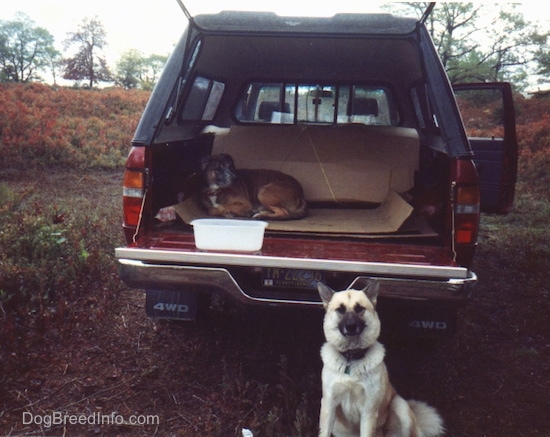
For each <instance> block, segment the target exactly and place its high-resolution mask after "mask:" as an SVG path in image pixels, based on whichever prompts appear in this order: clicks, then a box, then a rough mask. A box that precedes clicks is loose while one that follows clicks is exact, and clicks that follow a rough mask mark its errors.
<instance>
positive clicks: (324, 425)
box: [319, 393, 336, 437]
mask: <svg viewBox="0 0 550 437" xmlns="http://www.w3.org/2000/svg"><path fill="white" fill-rule="evenodd" d="M335 420H336V409H335V405H334V402H332V397H330V395H329V394H326V393H324V394H323V398H322V399H321V413H320V414H319V437H330V435H331V434H332V430H333V428H334V421H335Z"/></svg>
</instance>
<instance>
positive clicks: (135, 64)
mask: <svg viewBox="0 0 550 437" xmlns="http://www.w3.org/2000/svg"><path fill="white" fill-rule="evenodd" d="M143 64H144V58H143V55H142V54H141V52H139V51H138V50H128V51H127V52H124V53H123V54H122V55H121V57H120V60H119V61H118V62H117V65H116V76H115V83H116V84H117V85H119V86H122V87H124V88H126V89H131V88H137V87H138V86H139V84H140V82H141V75H142V72H143Z"/></svg>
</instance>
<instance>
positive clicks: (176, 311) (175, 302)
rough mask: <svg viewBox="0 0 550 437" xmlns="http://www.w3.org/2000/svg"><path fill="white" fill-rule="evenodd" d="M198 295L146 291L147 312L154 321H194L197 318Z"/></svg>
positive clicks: (168, 291) (167, 291)
mask: <svg viewBox="0 0 550 437" xmlns="http://www.w3.org/2000/svg"><path fill="white" fill-rule="evenodd" d="M197 308H198V295H197V294H196V293H193V292H190V293H182V292H181V291H174V290H146V292H145V312H146V314H147V316H149V317H151V318H154V319H174V320H185V321H192V320H195V318H196V317H197Z"/></svg>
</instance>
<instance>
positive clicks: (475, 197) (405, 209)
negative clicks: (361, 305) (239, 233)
mask: <svg viewBox="0 0 550 437" xmlns="http://www.w3.org/2000/svg"><path fill="white" fill-rule="evenodd" d="M188 18H189V20H188V25H187V27H186V29H185V31H184V32H183V35H182V37H181V40H180V41H179V43H178V44H177V46H176V47H175V49H174V51H173V53H172V55H171V56H170V58H169V60H168V62H167V64H166V66H165V68H164V71H163V73H162V75H161V78H160V79H159V82H158V84H157V85H156V87H155V89H154V90H153V92H152V94H151V97H150V100H149V102H148V104H147V106H146V108H145V110H144V112H143V115H142V117H141V119H140V122H139V124H138V127H137V130H136V132H135V136H134V138H133V140H132V144H131V149H130V152H129V156H128V159H127V163H126V168H125V173H124V182H123V209H124V212H123V229H124V235H125V238H126V244H125V245H124V246H123V247H119V248H117V249H116V258H117V260H118V263H119V271H120V277H121V278H122V280H123V281H124V282H125V283H126V284H128V285H129V286H131V287H133V288H136V289H144V290H146V311H147V314H148V315H149V316H151V317H160V318H172V319H184V320H193V319H194V318H195V317H196V314H197V307H198V306H199V302H202V300H203V298H205V297H208V296H213V295H217V296H220V297H222V298H225V299H232V300H234V301H237V302H240V303H242V304H245V305H259V306H298V307H302V308H316V307H318V308H321V307H322V306H321V301H320V298H319V296H318V293H317V288H316V285H317V283H318V282H319V281H323V282H324V283H326V284H328V285H329V286H330V287H331V288H333V289H340V290H342V289H347V288H353V287H356V286H360V284H361V282H362V281H364V280H365V278H376V279H378V280H379V281H380V284H381V285H380V295H379V299H378V301H379V304H378V306H379V310H380V312H381V317H382V319H383V323H387V324H390V323H391V324H392V325H394V328H395V329H399V330H403V331H404V332H410V333H413V334H414V333H417V334H420V335H443V336H445V335H452V334H453V332H454V331H455V328H456V319H457V310H458V308H460V307H461V306H463V305H464V304H466V303H467V302H468V301H469V300H470V298H471V296H472V293H473V292H474V289H475V284H476V280H477V278H476V275H475V273H474V272H473V271H471V270H470V267H471V264H472V260H473V257H474V252H475V249H476V245H477V239H478V229H479V220H480V212H481V211H489V212H493V213H505V212H507V211H509V210H510V208H511V207H512V204H513V197H514V188H515V183H516V172H517V141H516V138H515V118H514V108H513V101H512V92H511V87H510V85H509V84H507V83H483V84H464V85H461V86H460V87H458V88H457V89H455V90H453V87H452V86H451V84H450V82H449V79H448V77H447V75H446V72H445V70H444V68H443V66H442V64H441V62H440V59H439V57H438V54H437V51H436V49H435V47H434V44H433V41H432V39H431V37H430V33H429V31H428V29H427V28H426V26H425V24H424V20H423V19H421V20H418V19H415V18H404V17H397V16H393V15H390V14H337V15H335V16H333V17H331V18H312V17H304V18H299V17H282V16H278V15H276V14H274V13H264V12H261V13H260V12H229V11H224V12H220V13H218V14H205V15H197V16H195V17H191V16H188ZM455 92H456V93H457V94H455ZM458 93H460V94H458ZM458 102H464V104H465V106H466V107H475V108H477V109H479V108H480V107H483V108H484V111H483V113H484V114H487V119H488V121H489V122H491V123H493V124H494V126H491V127H490V126H487V125H485V124H484V125H483V126H477V130H476V131H475V132H477V133H476V135H477V136H476V137H475V138H473V137H472V138H469V137H468V135H467V133H466V129H465V127H464V123H463V116H464V119H465V121H468V120H467V119H468V115H467V114H466V113H465V114H463V115H461V112H460V111H459V105H458ZM473 121H474V122H476V125H477V124H481V121H479V120H477V119H476V120H473ZM220 153H226V154H229V155H231V156H232V157H233V159H234V161H235V164H236V166H237V168H248V169H274V170H279V171H282V172H284V173H287V174H290V175H292V176H293V177H294V178H296V179H297V180H298V181H299V182H300V184H301V185H302V187H303V190H304V194H305V197H306V200H307V203H308V215H307V216H306V217H305V218H302V219H298V220H287V221H275V220H273V221H269V223H268V226H267V228H266V231H265V238H264V241H263V246H262V248H261V250H259V251H255V252H239V251H236V252H235V251H232V252H230V251H208V250H199V249H197V248H196V246H195V243H194V234H193V227H192V226H191V225H190V222H191V221H192V220H193V219H194V218H197V217H200V216H203V217H206V216H207V213H206V211H205V210H204V209H201V205H200V202H197V201H196V197H197V193H198V192H200V190H201V184H202V181H203V178H202V175H201V166H200V162H201V159H203V157H205V156H209V155H214V154H220ZM384 319H385V321H384Z"/></svg>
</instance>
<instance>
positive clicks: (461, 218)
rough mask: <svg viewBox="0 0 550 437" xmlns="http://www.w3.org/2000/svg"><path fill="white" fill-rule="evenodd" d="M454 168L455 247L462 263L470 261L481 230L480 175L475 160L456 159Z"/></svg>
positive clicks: (458, 259) (453, 221) (453, 213)
mask: <svg viewBox="0 0 550 437" xmlns="http://www.w3.org/2000/svg"><path fill="white" fill-rule="evenodd" d="M455 162H456V165H455V166H454V170H453V175H452V176H453V179H452V184H453V211H452V232H453V248H454V252H455V254H456V257H457V261H459V262H460V263H466V264H467V263H469V262H470V260H471V257H473V248H474V247H475V245H476V244H477V237H478V231H479V177H478V174H477V170H476V167H475V165H474V163H473V161H471V160H469V159H466V160H462V159H459V160H456V161H455Z"/></svg>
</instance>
